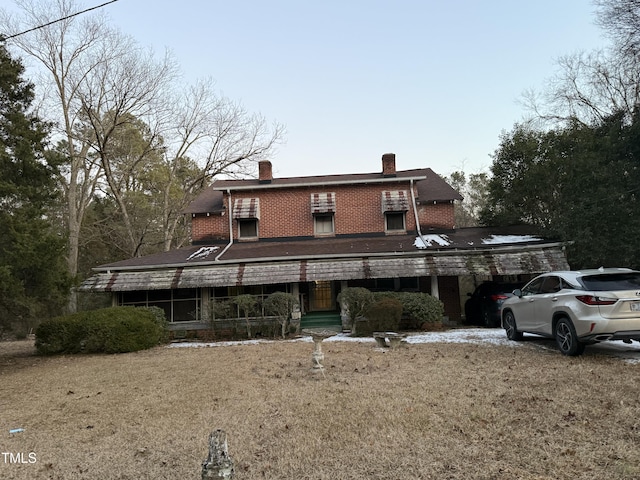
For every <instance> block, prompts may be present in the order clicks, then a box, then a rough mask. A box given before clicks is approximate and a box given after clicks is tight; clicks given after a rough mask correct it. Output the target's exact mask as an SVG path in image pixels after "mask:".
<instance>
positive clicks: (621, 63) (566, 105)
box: [524, 51, 640, 125]
mask: <svg viewBox="0 0 640 480" xmlns="http://www.w3.org/2000/svg"><path fill="white" fill-rule="evenodd" d="M557 63H558V72H557V73H556V75H554V76H553V77H552V78H550V79H549V80H548V83H547V85H546V86H545V88H544V90H543V91H542V93H537V92H534V91H529V92H526V93H525V95H524V104H525V106H526V107H527V108H528V110H529V111H530V112H531V113H532V114H533V115H534V116H535V118H536V119H539V120H544V121H549V122H551V123H557V122H560V123H566V122H568V121H578V122H579V123H582V124H584V125H593V124H595V123H598V122H601V121H603V120H604V119H605V118H607V117H610V116H611V115H613V114H614V113H616V112H624V113H625V114H626V115H627V117H628V118H631V115H632V114H633V112H634V110H635V108H636V106H637V105H638V104H639V102H640V68H639V67H640V64H636V63H635V62H630V61H629V59H628V58H623V57H620V56H617V55H611V54H610V53H605V52H603V51H597V52H592V53H576V54H572V55H566V56H564V57H561V58H560V59H559V60H558V62H557Z"/></svg>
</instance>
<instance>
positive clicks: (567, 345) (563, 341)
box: [554, 318, 585, 357]
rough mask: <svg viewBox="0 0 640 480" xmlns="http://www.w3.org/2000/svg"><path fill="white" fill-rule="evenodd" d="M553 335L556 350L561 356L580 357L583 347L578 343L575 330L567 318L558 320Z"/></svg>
mask: <svg viewBox="0 0 640 480" xmlns="http://www.w3.org/2000/svg"><path fill="white" fill-rule="evenodd" d="M554 334H555V335H554V336H555V337H556V343H557V344H558V348H559V349H560V352H562V354H563V355H568V356H570V357H575V356H577V355H582V353H583V352H584V347H585V345H584V343H581V342H579V341H578V335H576V329H575V327H574V326H573V323H571V320H569V319H568V318H561V319H560V320H558V322H557V323H556V328H555V331H554Z"/></svg>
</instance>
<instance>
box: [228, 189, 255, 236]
mask: <svg viewBox="0 0 640 480" xmlns="http://www.w3.org/2000/svg"><path fill="white" fill-rule="evenodd" d="M233 217H234V218H235V219H236V220H237V222H238V238H240V239H241V240H247V239H257V238H258V221H259V220H260V200H259V199H257V198H239V199H237V200H236V201H235V203H234V205H233Z"/></svg>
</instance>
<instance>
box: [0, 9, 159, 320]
mask: <svg viewBox="0 0 640 480" xmlns="http://www.w3.org/2000/svg"><path fill="white" fill-rule="evenodd" d="M16 4H17V5H18V6H19V7H20V16H18V17H14V16H11V15H9V14H8V13H7V12H4V11H3V12H0V13H1V16H0V21H1V23H2V25H3V26H4V28H5V31H7V33H8V34H9V35H8V36H10V35H13V34H16V33H19V32H22V31H25V30H28V29H30V28H32V27H34V26H40V25H47V26H46V27H43V28H38V29H36V30H33V31H31V32H30V33H28V34H25V35H18V36H16V37H14V38H13V39H11V41H10V43H9V46H10V47H13V48H16V49H18V50H20V51H22V52H23V53H24V54H26V55H27V57H28V58H29V59H31V60H33V61H35V64H36V68H37V69H38V72H39V73H40V75H39V76H40V79H39V82H38V85H39V86H41V90H40V94H41V95H42V103H41V109H42V112H41V115H42V117H43V118H46V119H49V120H50V121H53V123H54V125H55V127H56V131H55V138H56V139H57V140H59V149H62V150H63V152H62V153H64V155H65V156H66V157H67V160H68V169H67V170H66V172H65V173H66V175H65V176H64V178H63V179H61V180H62V181H61V183H62V184H63V185H64V189H65V196H66V205H67V209H66V223H67V228H68V237H69V240H68V253H67V263H68V267H69V272H70V273H71V274H72V275H74V276H75V275H77V272H78V253H79V241H80V229H81V226H82V222H83V219H84V216H85V212H86V209H87V206H88V205H89V203H90V201H91V199H92V197H93V195H94V193H95V191H96V188H97V186H98V182H99V181H100V179H101V178H103V173H104V164H103V162H102V160H103V159H102V158H101V156H100V155H92V153H94V152H95V151H97V152H98V153H100V148H101V146H102V143H101V141H102V140H103V139H102V140H101V138H100V137H99V136H98V135H94V136H93V137H91V136H87V135H86V128H85V126H86V122H87V121H88V122H89V123H91V122H92V121H93V120H94V119H95V116H96V115H97V113H96V112H97V111H99V110H100V109H102V110H108V109H110V108H114V109H116V110H117V111H118V113H120V114H122V113H123V112H126V111H133V113H135V114H140V109H142V111H144V109H145V108H146V109H148V108H149V106H148V105H145V101H147V100H148V98H149V97H150V96H152V95H153V94H152V93H150V92H149V91H150V90H151V89H152V87H153V86H154V85H153V82H152V81H145V80H146V78H145V79H142V80H141V81H140V84H138V80H139V79H138V78H136V76H137V75H138V74H140V73H141V72H145V69H146V73H147V74H149V68H150V62H149V61H141V62H140V63H139V64H138V63H137V62H139V61H140V60H144V58H143V57H142V55H140V50H139V49H138V48H136V46H135V42H133V40H132V39H131V38H130V37H125V36H123V35H121V34H120V33H118V32H117V31H115V30H113V29H111V28H110V27H109V26H108V25H107V23H106V20H105V18H104V17H103V16H101V15H99V14H94V15H86V16H82V17H75V16H73V14H75V13H77V12H78V11H79V10H81V9H80V7H78V6H77V4H76V3H75V2H74V1H73V0H56V1H53V2H51V1H38V0H16ZM59 19H63V20H60V21H56V20H59ZM52 22H53V23H52ZM136 54H137V55H136ZM128 69H129V70H128ZM161 71H162V72H163V73H167V72H169V71H170V64H169V63H168V62H166V61H165V63H164V64H163V66H162V68H161ZM157 78H158V75H157V74H156V76H155V79H156V81H157ZM118 82H122V83H123V85H122V88H120V89H119V90H120V91H121V90H125V89H127V88H128V89H129V91H128V94H129V95H131V97H132V99H125V98H124V97H123V96H120V97H118V96H117V95H115V94H114V93H113V92H111V91H110V89H111V88H113V87H114V86H116V85H117V84H118ZM145 95H146V96H145ZM118 118H119V117H118ZM115 121H116V122H117V121H119V120H117V119H116V120H115ZM111 127H113V126H111ZM102 130H103V131H104V132H105V135H108V131H109V127H104V128H102ZM75 305H76V297H75V294H73V293H72V295H71V300H70V309H71V310H75Z"/></svg>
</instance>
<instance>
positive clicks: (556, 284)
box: [540, 275, 562, 293]
mask: <svg viewBox="0 0 640 480" xmlns="http://www.w3.org/2000/svg"><path fill="white" fill-rule="evenodd" d="M561 289H562V284H561V282H560V278H558V277H556V276H553V275H552V276H549V277H546V278H545V279H544V281H543V282H542V288H541V289H540V293H556V292H559V291H560V290H561Z"/></svg>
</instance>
